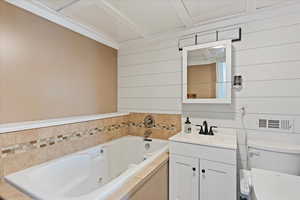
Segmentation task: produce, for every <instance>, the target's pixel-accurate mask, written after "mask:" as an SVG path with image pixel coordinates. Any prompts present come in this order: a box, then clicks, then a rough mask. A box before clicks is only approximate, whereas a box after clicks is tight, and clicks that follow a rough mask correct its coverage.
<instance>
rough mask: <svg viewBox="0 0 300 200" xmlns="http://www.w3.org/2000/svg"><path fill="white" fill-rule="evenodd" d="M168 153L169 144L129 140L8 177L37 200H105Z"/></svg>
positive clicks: (98, 147) (97, 147)
mask: <svg viewBox="0 0 300 200" xmlns="http://www.w3.org/2000/svg"><path fill="white" fill-rule="evenodd" d="M167 151H168V141H164V140H158V139H152V141H144V140H143V138H142V137H135V136H126V137H122V138H120V139H117V140H113V141H111V142H108V143H104V144H101V145H98V146H96V147H92V148H89V149H87V150H84V151H81V152H77V153H74V154H70V155H67V156H64V157H62V158H59V159H56V160H53V161H49V162H46V163H43V164H41V165H37V166H34V167H31V168H28V169H25V170H23V171H20V172H17V173H14V174H11V175H8V176H6V177H5V180H6V181H8V182H9V183H10V184H12V185H14V186H15V187H17V188H19V189H20V190H22V191H23V192H25V193H26V194H28V195H30V196H31V197H33V198H34V199H39V200H104V199H106V198H107V197H108V196H109V195H111V194H112V193H113V192H115V191H116V190H117V189H119V188H120V187H121V186H122V185H123V184H124V183H125V182H126V180H128V179H129V178H130V177H132V176H133V175H134V174H135V173H137V172H139V171H140V170H142V169H143V167H144V166H146V165H147V164H149V163H150V162H152V161H153V160H154V159H155V158H157V157H158V156H160V155H162V154H163V153H164V152H167Z"/></svg>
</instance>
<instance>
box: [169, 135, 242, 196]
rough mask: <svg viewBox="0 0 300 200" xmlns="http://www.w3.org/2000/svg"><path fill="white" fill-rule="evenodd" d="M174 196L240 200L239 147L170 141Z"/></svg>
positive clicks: (171, 190)
mask: <svg viewBox="0 0 300 200" xmlns="http://www.w3.org/2000/svg"><path fill="white" fill-rule="evenodd" d="M169 172H170V176H169V179H170V180H169V181H170V195H169V197H170V200H220V199H222V200H236V199H237V169H236V150H235V149H227V148H219V147H210V146H204V145H198V144H188V143H183V142H174V141H170V171H169Z"/></svg>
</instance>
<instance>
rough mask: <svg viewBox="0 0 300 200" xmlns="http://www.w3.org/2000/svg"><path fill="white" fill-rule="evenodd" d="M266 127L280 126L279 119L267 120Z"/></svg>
mask: <svg viewBox="0 0 300 200" xmlns="http://www.w3.org/2000/svg"><path fill="white" fill-rule="evenodd" d="M268 128H280V121H279V120H268Z"/></svg>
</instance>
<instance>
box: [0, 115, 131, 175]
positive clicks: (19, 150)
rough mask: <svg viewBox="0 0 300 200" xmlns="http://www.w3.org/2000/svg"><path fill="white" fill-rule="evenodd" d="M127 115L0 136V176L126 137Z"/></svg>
mask: <svg viewBox="0 0 300 200" xmlns="http://www.w3.org/2000/svg"><path fill="white" fill-rule="evenodd" d="M128 126H129V124H128V115H124V116H119V117H111V118H105V119H99V120H92V121H87V122H80V123H73V124H65V125H59V126H50V127H44V128H36V129H30V130H24V131H16V132H10V133H3V134H0V148H1V151H0V177H2V176H5V175H7V174H10V173H13V172H16V171H19V170H22V169H25V168H28V167H31V166H33V165H37V164H41V163H43V162H46V161H49V160H52V159H55V158H59V157H61V156H64V155H66V154H70V153H73V152H76V151H80V150H83V149H86V148H88V147H92V146H95V145H98V144H101V143H104V142H108V141H110V140H113V139H116V138H119V137H122V136H125V135H128Z"/></svg>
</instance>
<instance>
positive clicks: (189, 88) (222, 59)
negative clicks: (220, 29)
mask: <svg viewBox="0 0 300 200" xmlns="http://www.w3.org/2000/svg"><path fill="white" fill-rule="evenodd" d="M182 53H183V55H182V57H183V62H182V63H183V65H182V67H183V69H182V71H183V78H182V80H183V87H182V88H183V93H182V94H183V103H224V104H225V103H226V104H230V103H231V41H230V40H225V41H218V42H212V43H207V44H202V45H195V46H189V47H184V48H183V52H182Z"/></svg>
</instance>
